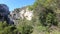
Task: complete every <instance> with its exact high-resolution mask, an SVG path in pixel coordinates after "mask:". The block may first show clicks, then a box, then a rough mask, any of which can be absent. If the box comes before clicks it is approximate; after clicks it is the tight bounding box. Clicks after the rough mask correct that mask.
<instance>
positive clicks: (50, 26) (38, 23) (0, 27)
mask: <svg viewBox="0 0 60 34" xmlns="http://www.w3.org/2000/svg"><path fill="white" fill-rule="evenodd" d="M59 6H60V0H35V3H34V4H33V5H31V6H28V8H29V10H33V15H34V16H33V18H32V20H31V21H28V20H26V19H23V20H22V19H19V24H18V25H17V26H15V27H16V29H14V30H13V31H11V28H12V27H13V26H10V25H7V24H4V23H1V24H0V33H1V34H20V33H21V34H60V22H59V19H60V18H59V15H60V7H59ZM17 12H18V11H17ZM17 31H18V32H19V33H16V32H17Z"/></svg>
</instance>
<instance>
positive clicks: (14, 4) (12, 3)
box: [0, 0, 35, 11]
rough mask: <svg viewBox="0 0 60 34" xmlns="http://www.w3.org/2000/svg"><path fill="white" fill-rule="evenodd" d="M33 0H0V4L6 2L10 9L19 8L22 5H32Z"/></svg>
mask: <svg viewBox="0 0 60 34" xmlns="http://www.w3.org/2000/svg"><path fill="white" fill-rule="evenodd" d="M34 1H35V0H0V4H6V5H7V6H8V7H9V10H10V11H13V10H14V9H15V8H21V7H24V6H28V5H32V4H33V3H34Z"/></svg>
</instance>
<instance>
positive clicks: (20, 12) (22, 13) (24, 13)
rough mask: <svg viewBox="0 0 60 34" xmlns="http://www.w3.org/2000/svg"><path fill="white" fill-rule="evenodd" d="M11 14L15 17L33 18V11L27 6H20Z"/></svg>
mask: <svg viewBox="0 0 60 34" xmlns="http://www.w3.org/2000/svg"><path fill="white" fill-rule="evenodd" d="M11 16H12V18H13V19H20V18H21V19H24V18H25V19H27V20H31V19H32V17H33V11H30V10H29V9H28V8H27V7H23V8H18V9H15V10H14V11H13V12H12V13H11Z"/></svg>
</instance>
